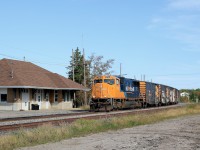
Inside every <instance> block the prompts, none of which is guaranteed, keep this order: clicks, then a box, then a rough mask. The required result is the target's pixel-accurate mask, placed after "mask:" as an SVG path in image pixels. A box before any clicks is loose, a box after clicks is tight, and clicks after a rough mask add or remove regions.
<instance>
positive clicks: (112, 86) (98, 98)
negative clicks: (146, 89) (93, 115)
mask: <svg viewBox="0 0 200 150" xmlns="http://www.w3.org/2000/svg"><path fill="white" fill-rule="evenodd" d="M124 97H125V96H124V93H123V92H121V90H120V79H119V78H118V77H115V76H98V77H95V78H94V81H93V85H92V100H91V103H90V108H91V109H97V108H101V107H104V106H105V107H107V106H111V107H112V106H113V100H114V99H122V98H124Z"/></svg>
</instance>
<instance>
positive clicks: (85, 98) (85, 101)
mask: <svg viewBox="0 0 200 150" xmlns="http://www.w3.org/2000/svg"><path fill="white" fill-rule="evenodd" d="M85 66H86V64H85V51H84V48H83V72H84V73H83V76H84V79H83V80H84V86H85V87H86V77H85ZM84 103H85V105H87V95H86V91H84Z"/></svg>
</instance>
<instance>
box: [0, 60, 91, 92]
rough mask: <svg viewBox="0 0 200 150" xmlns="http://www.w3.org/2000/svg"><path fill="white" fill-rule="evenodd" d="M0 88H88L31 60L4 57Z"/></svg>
mask: <svg viewBox="0 0 200 150" xmlns="http://www.w3.org/2000/svg"><path fill="white" fill-rule="evenodd" d="M0 88H36V89H55V90H56V89H62V90H84V91H88V90H89V89H88V88H86V87H84V86H82V85H81V84H78V83H76V82H74V81H72V80H70V79H68V78H65V77H63V76H61V75H59V74H57V73H53V72H50V71H48V70H46V69H44V68H41V67H39V66H37V65H35V64H33V63H31V62H26V61H19V60H12V59H5V58H4V59H1V60H0Z"/></svg>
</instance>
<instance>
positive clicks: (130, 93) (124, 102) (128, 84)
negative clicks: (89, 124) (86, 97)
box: [90, 76, 180, 111]
mask: <svg viewBox="0 0 200 150" xmlns="http://www.w3.org/2000/svg"><path fill="white" fill-rule="evenodd" d="M179 95H180V94H179V90H177V89H175V88H173V87H169V86H166V85H162V84H157V83H152V82H146V81H139V80H135V79H129V78H125V77H120V76H98V77H95V78H94V81H93V85H92V99H91V101H90V110H91V111H98V110H100V109H105V110H106V111H110V110H113V109H123V108H135V107H141V108H146V107H149V106H161V105H170V104H177V103H178V100H179Z"/></svg>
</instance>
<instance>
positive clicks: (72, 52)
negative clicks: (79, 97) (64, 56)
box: [72, 49, 76, 101]
mask: <svg viewBox="0 0 200 150" xmlns="http://www.w3.org/2000/svg"><path fill="white" fill-rule="evenodd" d="M72 76H73V81H74V50H73V49H72ZM74 82H75V81H74ZM75 100H76V93H75V91H74V101H75Z"/></svg>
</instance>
